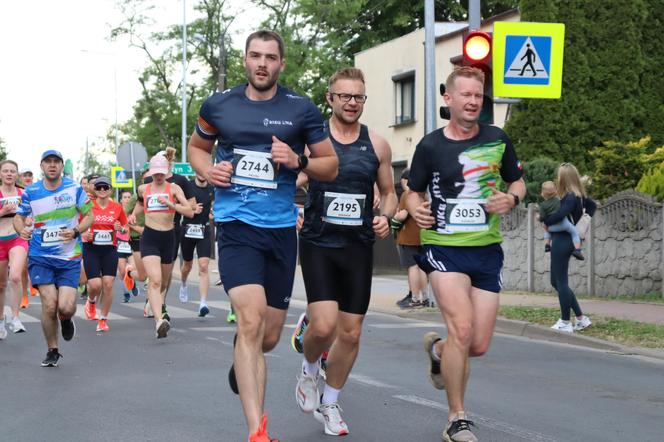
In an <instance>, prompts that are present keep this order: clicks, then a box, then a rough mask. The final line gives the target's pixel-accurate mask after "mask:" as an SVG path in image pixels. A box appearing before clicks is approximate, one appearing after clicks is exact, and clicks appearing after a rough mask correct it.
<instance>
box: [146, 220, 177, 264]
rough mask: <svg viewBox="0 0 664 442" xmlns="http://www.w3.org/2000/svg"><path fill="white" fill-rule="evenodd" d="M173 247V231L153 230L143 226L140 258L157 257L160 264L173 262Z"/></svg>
mask: <svg viewBox="0 0 664 442" xmlns="http://www.w3.org/2000/svg"><path fill="white" fill-rule="evenodd" d="M174 247H175V231H174V230H173V229H171V230H164V231H162V230H155V229H151V228H150V227H148V226H145V229H144V230H143V234H142V235H141V257H142V258H145V257H146V256H159V257H160V258H161V263H162V264H171V263H172V262H173V260H174V259H173V249H174Z"/></svg>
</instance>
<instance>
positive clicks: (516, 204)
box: [509, 192, 521, 207]
mask: <svg viewBox="0 0 664 442" xmlns="http://www.w3.org/2000/svg"><path fill="white" fill-rule="evenodd" d="M509 194H510V195H512V198H514V207H516V206H518V205H519V201H521V200H520V199H519V195H517V194H516V193H512V192H509Z"/></svg>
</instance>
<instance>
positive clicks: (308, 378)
mask: <svg viewBox="0 0 664 442" xmlns="http://www.w3.org/2000/svg"><path fill="white" fill-rule="evenodd" d="M295 400H296V401H297V406H298V407H300V410H302V411H303V412H304V413H311V412H312V411H314V410H315V409H316V407H318V403H319V402H318V401H319V400H320V396H319V394H318V375H315V376H313V375H309V374H306V373H305V372H304V369H302V374H300V376H298V378H297V385H296V386H295Z"/></svg>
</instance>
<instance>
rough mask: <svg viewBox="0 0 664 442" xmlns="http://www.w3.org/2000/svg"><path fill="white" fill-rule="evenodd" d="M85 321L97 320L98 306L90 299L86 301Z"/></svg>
mask: <svg viewBox="0 0 664 442" xmlns="http://www.w3.org/2000/svg"><path fill="white" fill-rule="evenodd" d="M85 319H87V320H88V321H94V320H95V319H97V305H96V304H95V303H94V302H90V300H89V299H88V300H87V301H85Z"/></svg>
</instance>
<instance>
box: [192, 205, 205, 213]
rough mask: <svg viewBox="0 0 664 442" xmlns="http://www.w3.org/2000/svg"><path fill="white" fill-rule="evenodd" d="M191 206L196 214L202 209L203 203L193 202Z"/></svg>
mask: <svg viewBox="0 0 664 442" xmlns="http://www.w3.org/2000/svg"><path fill="white" fill-rule="evenodd" d="M191 208H192V209H194V215H198V214H199V213H201V212H202V211H203V203H193V204H192V205H191Z"/></svg>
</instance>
